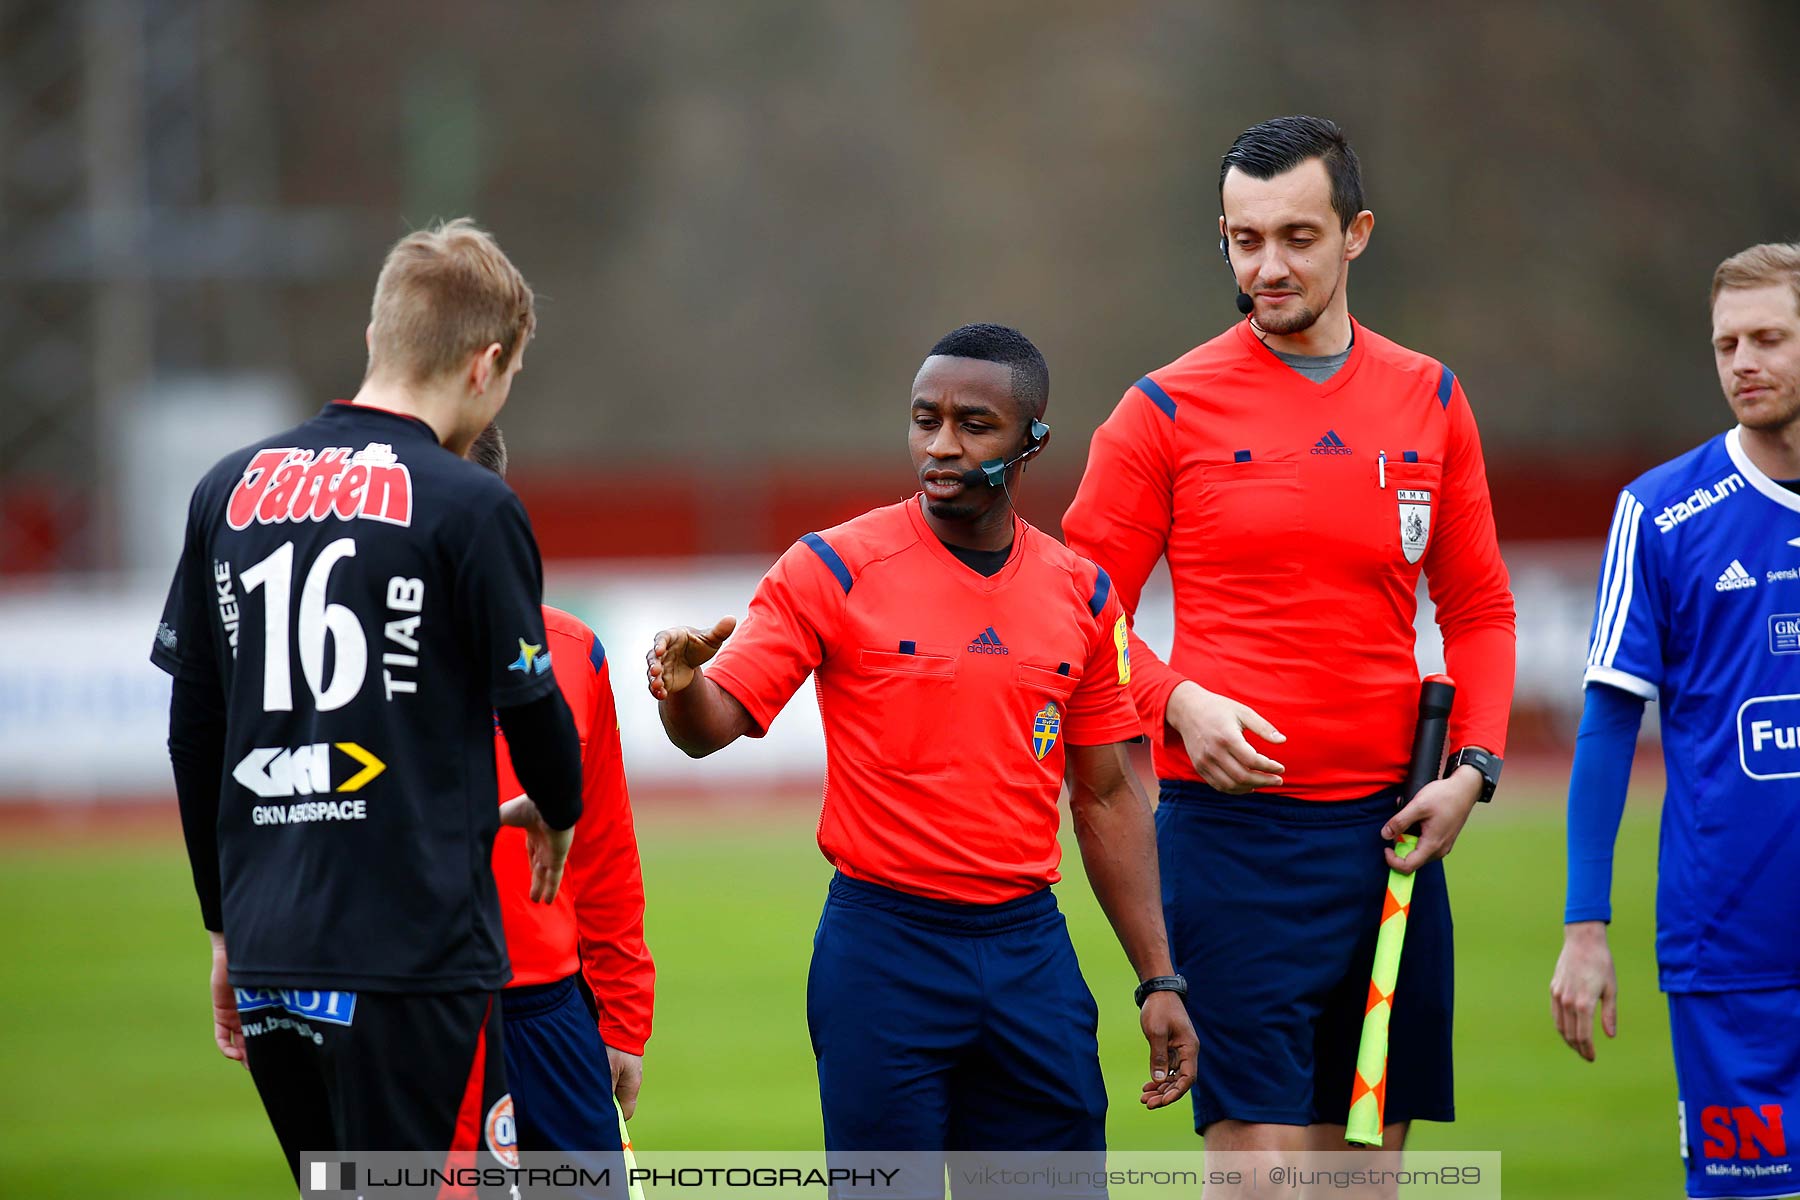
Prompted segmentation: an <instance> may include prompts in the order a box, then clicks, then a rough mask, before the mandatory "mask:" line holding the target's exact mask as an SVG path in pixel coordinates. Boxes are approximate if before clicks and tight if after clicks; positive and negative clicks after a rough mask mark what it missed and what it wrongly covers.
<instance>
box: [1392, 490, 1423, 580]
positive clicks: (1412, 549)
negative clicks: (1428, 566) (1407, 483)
mask: <svg viewBox="0 0 1800 1200" xmlns="http://www.w3.org/2000/svg"><path fill="white" fill-rule="evenodd" d="M1399 494H1400V549H1401V551H1402V552H1403V553H1404V554H1405V555H1406V561H1407V562H1409V563H1416V562H1418V561H1419V560H1420V559H1421V558H1423V557H1424V556H1425V543H1426V542H1428V541H1430V540H1431V493H1430V492H1427V491H1420V490H1416V489H1413V488H1401V489H1399Z"/></svg>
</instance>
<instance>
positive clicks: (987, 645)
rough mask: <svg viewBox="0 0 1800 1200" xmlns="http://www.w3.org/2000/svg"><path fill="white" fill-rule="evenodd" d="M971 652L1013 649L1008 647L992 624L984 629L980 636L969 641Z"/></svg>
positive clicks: (1008, 652)
mask: <svg viewBox="0 0 1800 1200" xmlns="http://www.w3.org/2000/svg"><path fill="white" fill-rule="evenodd" d="M969 652H970V653H972V654H1011V653H1012V651H1011V650H1008V649H1007V648H1006V643H1005V642H1003V641H1001V640H1000V635H999V634H997V633H995V632H994V627H993V626H992V625H989V626H988V627H987V628H986V629H984V630H983V631H982V633H981V636H980V637H978V638H976V639H975V640H974V641H972V642H970V643H969Z"/></svg>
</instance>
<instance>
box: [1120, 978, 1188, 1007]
mask: <svg viewBox="0 0 1800 1200" xmlns="http://www.w3.org/2000/svg"><path fill="white" fill-rule="evenodd" d="M1151 992H1174V993H1175V994H1176V995H1177V996H1185V995H1187V994H1188V982H1187V980H1185V979H1183V978H1182V977H1181V976H1179V975H1153V976H1151V977H1150V978H1149V979H1146V980H1144V982H1142V983H1140V984H1138V985H1137V991H1135V992H1133V993H1132V996H1131V998H1132V999H1134V1000H1136V1001H1137V1006H1138V1007H1139V1008H1142V1007H1144V1001H1146V1000H1148V999H1149V998H1150V993H1151Z"/></svg>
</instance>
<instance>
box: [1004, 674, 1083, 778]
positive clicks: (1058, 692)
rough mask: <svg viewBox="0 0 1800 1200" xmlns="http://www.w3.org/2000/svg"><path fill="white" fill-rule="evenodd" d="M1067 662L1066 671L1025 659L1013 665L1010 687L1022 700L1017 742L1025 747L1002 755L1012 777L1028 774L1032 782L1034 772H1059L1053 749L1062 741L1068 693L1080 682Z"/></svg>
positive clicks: (1073, 690)
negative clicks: (1021, 751) (1035, 664)
mask: <svg viewBox="0 0 1800 1200" xmlns="http://www.w3.org/2000/svg"><path fill="white" fill-rule="evenodd" d="M1068 665H1069V670H1068V671H1066V672H1065V671H1063V670H1062V669H1060V668H1059V669H1057V670H1051V669H1050V668H1048V667H1034V666H1030V665H1028V664H1026V663H1020V664H1019V665H1018V666H1017V667H1015V668H1014V669H1013V681H1014V691H1015V692H1016V693H1017V695H1018V698H1019V699H1020V700H1021V701H1022V703H1021V704H1020V706H1019V710H1018V717H1019V718H1020V726H1019V738H1020V745H1021V746H1023V747H1024V749H1025V751H1026V753H1024V754H1023V755H1018V756H1015V755H1013V754H1011V753H1008V755H1007V756H1006V762H1007V764H1008V766H1009V767H1012V768H1014V770H1012V771H1010V772H1009V774H1011V775H1013V777H1014V778H1020V777H1025V778H1032V779H1033V780H1034V782H1035V781H1036V779H1035V776H1037V775H1042V774H1044V773H1046V772H1048V773H1049V774H1050V775H1051V776H1054V777H1060V775H1061V769H1062V765H1061V760H1060V759H1059V758H1057V757H1056V755H1055V751H1056V749H1057V748H1058V747H1059V746H1061V745H1062V744H1063V726H1064V725H1065V724H1066V723H1067V721H1068V719H1069V697H1071V696H1073V695H1074V694H1075V688H1076V686H1077V685H1079V684H1080V683H1081V677H1080V676H1079V675H1076V674H1074V673H1073V672H1074V667H1073V664H1068Z"/></svg>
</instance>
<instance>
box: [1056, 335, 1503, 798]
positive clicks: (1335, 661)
mask: <svg viewBox="0 0 1800 1200" xmlns="http://www.w3.org/2000/svg"><path fill="white" fill-rule="evenodd" d="M1354 328H1355V341H1354V344H1353V346H1352V348H1351V351H1350V357H1349V359H1348V361H1347V362H1345V364H1344V366H1343V367H1342V368H1341V369H1340V370H1339V371H1338V372H1337V374H1335V375H1333V376H1332V377H1331V378H1330V379H1329V380H1327V381H1326V382H1325V383H1323V384H1319V383H1314V382H1312V381H1311V380H1309V379H1307V378H1305V377H1304V376H1302V375H1300V374H1299V373H1298V372H1296V371H1294V370H1293V369H1292V368H1290V367H1288V366H1287V365H1286V364H1285V363H1283V362H1282V361H1281V360H1280V359H1278V358H1276V357H1275V355H1274V354H1273V353H1272V352H1271V351H1270V350H1269V349H1268V347H1266V346H1264V345H1263V343H1262V341H1261V339H1260V338H1258V337H1257V336H1256V335H1255V333H1254V332H1253V331H1252V330H1251V328H1250V323H1249V322H1248V321H1242V322H1239V323H1238V324H1237V325H1235V326H1234V327H1233V328H1231V329H1229V330H1227V331H1226V332H1225V333H1222V334H1220V335H1219V336H1218V337H1216V338H1214V339H1212V340H1211V341H1209V342H1207V343H1205V344H1204V345H1202V346H1200V347H1198V348H1196V349H1195V350H1193V351H1191V352H1190V353H1188V354H1186V355H1184V356H1183V357H1182V358H1179V359H1177V360H1176V361H1175V362H1173V363H1171V364H1169V365H1168V366H1166V367H1164V368H1162V369H1161V370H1159V371H1153V372H1151V373H1150V374H1149V375H1147V376H1145V377H1144V378H1143V379H1141V380H1139V381H1138V382H1137V384H1136V385H1134V386H1133V387H1132V388H1131V390H1130V391H1128V392H1126V393H1125V397H1124V399H1122V400H1121V401H1119V406H1118V408H1117V409H1115V410H1114V411H1113V414H1112V416H1111V417H1109V418H1108V419H1107V420H1106V422H1105V424H1103V425H1102V426H1101V427H1100V429H1099V431H1098V432H1096V433H1095V434H1094V440H1093V445H1092V448H1091V449H1090V451H1089V457H1088V467H1087V474H1086V475H1085V476H1084V477H1083V479H1082V482H1081V489H1080V491H1079V492H1078V493H1077V495H1076V498H1075V502H1074V504H1073V505H1071V506H1070V508H1069V511H1068V514H1067V515H1066V516H1065V517H1064V518H1063V533H1064V536H1066V537H1067V538H1068V540H1069V545H1070V546H1071V547H1073V548H1074V549H1076V550H1078V551H1079V552H1081V553H1083V554H1086V555H1089V556H1090V557H1092V558H1093V559H1094V561H1096V562H1098V563H1099V564H1100V565H1101V566H1102V567H1104V568H1105V569H1106V570H1107V572H1109V573H1110V574H1111V575H1112V578H1113V581H1114V583H1115V584H1116V585H1117V587H1118V590H1119V593H1120V595H1121V597H1122V599H1123V600H1124V603H1125V606H1126V609H1127V610H1128V611H1130V612H1133V613H1135V612H1136V610H1137V604H1138V597H1139V594H1140V592H1141V590H1142V588H1143V585H1144V580H1145V578H1146V577H1147V576H1148V575H1149V574H1150V570H1151V568H1152V567H1154V566H1155V565H1156V560H1157V559H1159V558H1162V557H1163V556H1164V555H1167V557H1168V560H1169V572H1170V577H1171V579H1172V582H1173V584H1174V591H1175V643H1174V648H1173V651H1172V653H1171V654H1170V656H1169V661H1168V662H1167V663H1165V662H1163V661H1162V660H1161V659H1159V658H1158V657H1157V656H1156V655H1155V654H1154V653H1153V652H1152V651H1151V650H1150V649H1149V648H1148V647H1147V646H1145V645H1144V644H1143V643H1142V642H1141V641H1140V640H1138V638H1137V636H1136V634H1135V633H1134V634H1133V635H1132V639H1131V650H1132V663H1133V668H1134V670H1133V673H1134V676H1135V678H1134V682H1133V698H1134V699H1135V700H1136V702H1137V707H1138V711H1139V712H1140V714H1141V715H1142V717H1143V720H1144V726H1145V729H1146V731H1147V732H1149V733H1150V734H1151V736H1152V739H1153V742H1154V745H1155V760H1156V771H1157V774H1158V775H1159V776H1161V777H1162V778H1165V779H1169V778H1173V779H1195V778H1198V775H1197V773H1196V772H1195V770H1194V767H1193V763H1192V762H1191V761H1190V760H1189V758H1188V756H1187V753H1186V751H1185V749H1184V748H1183V746H1182V743H1181V739H1180V738H1179V737H1178V736H1176V735H1174V734H1173V733H1172V732H1171V731H1169V730H1168V729H1167V728H1166V726H1165V724H1164V711H1165V709H1166V707H1167V705H1168V700H1169V693H1170V692H1172V691H1173V690H1174V689H1175V685H1176V684H1177V683H1179V682H1180V681H1181V680H1183V679H1192V680H1194V681H1195V682H1196V683H1198V684H1200V685H1201V686H1202V687H1204V688H1206V689H1207V690H1209V691H1213V692H1218V693H1220V694H1222V695H1225V696H1229V697H1231V698H1232V699H1234V700H1239V701H1241V702H1243V703H1245V704H1248V705H1249V706H1250V707H1251V708H1253V709H1255V710H1256V711H1257V712H1259V713H1261V714H1262V715H1263V716H1264V717H1265V718H1267V719H1268V720H1269V721H1270V722H1271V723H1272V724H1273V725H1274V726H1275V728H1276V729H1278V730H1280V731H1281V732H1282V733H1284V734H1286V735H1287V739H1288V740H1287V741H1286V742H1285V743H1283V744H1281V745H1279V746H1273V747H1269V748H1268V752H1269V755H1270V757H1272V758H1275V759H1277V760H1279V761H1280V762H1281V763H1283V764H1284V765H1285V766H1286V767H1287V773H1286V775H1285V777H1284V783H1283V785H1282V786H1281V788H1280V789H1279V791H1280V792H1281V793H1282V794H1284V795H1290V796H1295V797H1299V798H1301V799H1306V800H1345V799H1351V798H1354V797H1358V796H1365V795H1368V794H1370V793H1371V792H1374V791H1376V790H1378V789H1379V788H1381V787H1383V786H1385V785H1387V784H1391V783H1394V782H1397V781H1398V780H1399V779H1400V778H1401V777H1402V776H1403V775H1404V774H1405V769H1406V760H1407V755H1408V752H1409V749H1410V747H1411V742H1412V727H1413V724H1414V722H1415V720H1416V718H1417V704H1418V688H1419V672H1418V668H1417V665H1416V660H1415V658H1414V642H1415V632H1414V627H1413V618H1414V616H1415V614H1416V612H1417V607H1418V605H1417V600H1416V589H1417V585H1418V579H1419V573H1420V571H1421V569H1422V570H1423V571H1424V574H1425V577H1426V579H1427V581H1428V583H1429V585H1430V590H1431V596H1432V599H1433V600H1434V601H1435V603H1436V605H1437V620H1438V624H1439V625H1440V626H1441V627H1442V629H1443V633H1444V653H1445V658H1446V660H1447V669H1448V670H1449V672H1450V674H1451V675H1452V676H1454V677H1455V679H1456V682H1457V685H1458V686H1457V697H1456V709H1455V712H1454V713H1453V714H1452V716H1451V721H1450V734H1449V744H1450V746H1451V748H1457V747H1461V746H1470V745H1473V746H1481V747H1483V748H1485V749H1487V750H1490V751H1492V752H1494V753H1496V754H1500V753H1503V752H1504V750H1505V741H1506V722H1507V715H1508V710H1509V709H1510V707H1511V704H1512V690H1513V670H1514V653H1515V647H1514V640H1515V639H1514V632H1513V600H1512V592H1511V590H1510V587H1509V584H1508V581H1507V574H1506V565H1505V564H1504V563H1503V562H1502V561H1501V559H1500V550H1499V546H1498V544H1497V542H1496V540H1495V536H1494V518H1493V510H1492V507H1491V505H1490V502H1489V498H1488V488H1487V471H1486V467H1485V465H1484V464H1483V461H1482V455H1481V441H1480V438H1479V436H1478V434H1477V432H1476V429H1475V416H1474V414H1473V413H1472V412H1471V411H1470V409H1469V402H1468V398H1467V397H1466V396H1464V395H1463V390H1462V386H1461V385H1460V384H1459V383H1457V381H1456V376H1455V375H1454V374H1453V373H1452V372H1451V371H1450V369H1449V368H1448V367H1445V366H1442V365H1440V364H1439V363H1437V362H1434V361H1433V360H1431V359H1429V358H1426V357H1425V356H1424V355H1422V354H1415V353H1413V352H1412V351H1410V350H1407V349H1405V348H1404V347H1402V346H1399V345H1396V344H1395V343H1393V342H1391V341H1389V340H1388V339H1386V338H1384V337H1382V336H1380V335H1379V334H1376V333H1373V332H1371V331H1370V330H1368V329H1366V328H1364V327H1363V326H1361V325H1355V326H1354Z"/></svg>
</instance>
